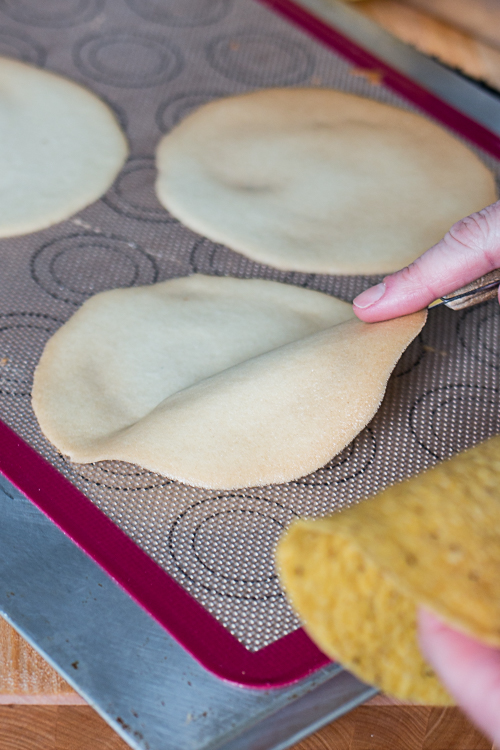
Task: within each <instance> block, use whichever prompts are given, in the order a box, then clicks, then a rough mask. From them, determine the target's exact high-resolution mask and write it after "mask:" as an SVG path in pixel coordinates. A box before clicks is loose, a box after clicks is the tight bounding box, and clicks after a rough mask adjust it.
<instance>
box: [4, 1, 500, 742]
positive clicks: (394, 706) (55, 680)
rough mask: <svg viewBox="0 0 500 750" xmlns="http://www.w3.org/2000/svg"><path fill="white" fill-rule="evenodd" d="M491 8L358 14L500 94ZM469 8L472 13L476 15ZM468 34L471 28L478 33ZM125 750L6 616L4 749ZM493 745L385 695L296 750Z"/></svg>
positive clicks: (464, 724) (372, 4)
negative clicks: (9, 622)
mask: <svg viewBox="0 0 500 750" xmlns="http://www.w3.org/2000/svg"><path fill="white" fill-rule="evenodd" d="M489 5H490V7H494V6H492V5H491V3H489ZM487 6H488V0H404V2H398V0H362V1H361V2H357V3H356V5H355V7H356V9H357V10H358V11H359V12H360V13H363V14H365V15H366V16H368V17H369V18H371V19H372V20H374V21H376V22H377V23H379V24H380V25H381V26H383V27H384V28H385V29H387V30H388V31H389V32H391V33H392V34H394V35H395V36H397V37H399V38H400V39H402V40H404V41H405V42H407V43H409V44H412V45H414V46H415V47H416V48H418V49H420V50H421V51H423V52H425V53H427V54H430V55H434V56H435V57H437V58H439V59H441V60H443V61H444V62H446V63H448V64H449V65H452V66H454V67H457V68H460V69H461V70H463V71H464V72H466V73H467V74H469V75H471V76H473V77H475V78H478V79H483V80H484V81H486V82H487V83H488V84H489V85H491V86H493V87H496V88H498V89H500V27H498V33H497V38H498V48H497V46H495V41H496V40H495V33H496V32H495V33H493V34H492V33H491V28H490V27H491V26H492V25H493V26H494V27H495V28H497V26H496V24H489V23H488V15H487V13H488V7H487ZM421 8H427V9H428V8H430V9H431V10H432V12H433V14H435V15H434V16H431V15H428V14H427V13H425V12H423V11H422V10H421ZM457 8H458V9H459V11H460V13H459V18H457V25H456V26H455V25H453V24H452V23H450V22H449V20H443V19H449V18H454V10H457ZM468 8H472V10H471V13H470V18H469V17H468ZM498 8H499V9H500V2H499V5H498ZM496 12H497V13H500V10H498V11H496ZM485 14H486V15H485ZM481 24H482V25H481ZM466 29H473V30H474V33H473V34H472V33H469V32H468V31H467V30H466ZM483 32H484V33H483ZM127 747H128V746H127V745H126V744H125V743H124V742H123V740H121V739H120V738H119V737H118V736H117V735H116V734H115V733H114V732H113V731H112V730H111V729H110V728H109V727H108V726H107V724H106V723H105V722H104V721H103V720H102V719H101V718H100V717H99V716H98V715H97V714H96V712H95V711H94V710H93V709H92V708H90V707H89V706H87V705H86V704H85V702H84V701H83V700H82V699H81V698H80V697H79V696H78V694H77V693H75V692H74V690H72V688H71V687H70V686H69V685H68V684H67V683H66V682H65V681H64V680H63V679H61V677H59V676H58V675H57V674H56V672H55V671H54V670H53V669H52V668H51V667H49V666H48V665H47V664H46V663H45V662H44V660H43V659H42V658H41V657H40V656H38V654H37V653H36V652H35V651H34V650H33V649H32V648H31V647H30V646H29V645H28V644H27V643H26V642H25V641H23V640H22V639H21V638H20V637H19V636H18V635H17V633H16V632H15V631H14V630H13V629H12V628H11V627H10V626H9V625H7V623H5V622H4V621H3V620H1V619H0V750H127ZM491 747H492V745H491V742H490V741H489V740H487V739H486V738H485V737H484V736H483V735H482V734H481V733H480V732H478V731H477V730H476V729H475V728H474V727H473V726H472V725H471V724H470V723H469V722H468V721H467V719H466V718H465V717H464V716H463V715H462V713H461V712H460V711H459V710H458V709H456V708H446V709H441V708H435V707H430V706H409V705H403V704H401V703H396V702H393V701H389V700H388V699H387V698H384V697H383V696H379V697H376V698H374V699H373V700H372V701H370V702H369V703H367V704H365V705H364V706H361V707H359V708H357V709H355V710H354V711H352V712H351V713H349V714H348V715H346V716H344V717H343V718H341V719H339V720H338V721H336V722H333V723H332V724H330V725H329V726H327V727H325V728H324V729H322V730H321V731H319V732H317V733H316V734H314V735H313V736H311V737H309V738H308V739H306V740H303V741H302V742H301V743H299V744H298V745H296V746H295V748H294V750H378V749H379V748H380V750H392V749H393V748H394V749H395V750H396V749H397V750H490V749H491Z"/></svg>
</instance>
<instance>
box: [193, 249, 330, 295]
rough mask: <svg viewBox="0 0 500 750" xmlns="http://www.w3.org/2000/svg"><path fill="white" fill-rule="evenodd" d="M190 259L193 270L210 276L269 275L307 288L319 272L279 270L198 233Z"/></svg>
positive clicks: (270, 277)
mask: <svg viewBox="0 0 500 750" xmlns="http://www.w3.org/2000/svg"><path fill="white" fill-rule="evenodd" d="M188 263H189V267H190V269H191V271H192V273H204V274H207V275H208V276H226V275H235V276H236V277H237V278H244V279H248V278H259V279H269V280H270V281H276V282H277V283H279V284H290V285H291V286H301V287H304V288H305V289H314V286H313V285H314V284H315V282H316V281H317V279H318V276H317V274H314V273H300V272H299V271H280V270H278V269H276V268H272V267H271V266H265V265H262V264H261V263H257V262H256V261H253V260H250V259H249V258H246V257H245V256H244V255H240V254H239V253H237V252H236V251H235V250H231V248H229V247H226V245H220V244H218V243H216V242H212V240H209V239H207V238H206V237H198V238H197V239H196V240H195V241H194V243H193V245H192V247H191V250H190V251H189V260H188ZM236 263H237V264H238V265H239V266H240V268H239V272H238V271H237V270H236V269H235V268H234V266H235V264H236ZM231 266H232V268H231ZM242 266H243V269H242V268H241V267H242ZM242 270H243V273H242V272H241V271H242Z"/></svg>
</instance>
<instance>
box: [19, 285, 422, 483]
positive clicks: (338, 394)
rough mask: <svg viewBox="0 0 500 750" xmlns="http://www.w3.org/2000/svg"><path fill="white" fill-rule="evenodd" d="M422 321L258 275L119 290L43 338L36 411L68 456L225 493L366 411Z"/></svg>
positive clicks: (302, 456)
mask: <svg viewBox="0 0 500 750" xmlns="http://www.w3.org/2000/svg"><path fill="white" fill-rule="evenodd" d="M424 321H425V313H416V314H415V315H412V316H408V317H406V318H400V319H397V320H392V321H388V322H384V323H375V324H372V325H368V324H365V323H361V322H360V321H358V320H357V319H354V316H353V313H352V308H351V305H348V304H347V303H345V302H341V301H340V300H337V299H335V298H333V297H329V296H327V295H324V294H321V293H319V292H313V291H310V290H307V289H302V288H299V287H293V286H288V285H285V284H279V283H275V282H270V281H262V280H256V279H251V280H242V279H232V278H216V277H208V276H201V275H195V276H191V277H188V278H180V279H173V280H170V281H166V282H163V283H161V284H156V285H154V286H150V287H139V288H136V289H115V290H112V291H110V292H104V293H102V294H98V295H96V296H95V297H93V298H91V299H90V300H89V301H88V302H86V303H85V304H84V305H83V307H82V308H81V309H80V310H79V311H78V312H77V313H76V314H75V315H74V316H73V317H72V318H71V319H70V320H69V321H68V322H67V323H66V324H65V325H64V326H63V327H62V328H61V329H59V331H58V332H57V333H56V334H55V335H54V336H53V337H52V338H51V339H50V341H49V342H48V344H47V346H46V348H45V350H44V353H43V355H42V358H41V360H40V363H39V365H38V367H37V370H36V372H35V380H34V385H33V407H34V410H35V413H36V416H37V418H38V420H39V422H40V425H41V428H42V430H43V432H44V433H45V435H46V436H47V437H48V438H49V440H50V441H51V442H52V443H53V444H54V445H55V446H56V447H57V448H59V450H61V451H62V452H63V453H65V454H67V455H69V456H70V458H71V459H72V460H74V461H77V462H82V463H87V462H92V461H100V460H104V459H116V460H124V461H130V462H132V463H136V464H139V465H140V466H143V467H144V468H147V469H149V470H151V471H156V472H158V473H160V474H164V475H166V476H169V477H172V478H174V479H177V480H180V481H183V482H186V483H188V484H193V485H197V486H202V487H210V488H221V489H222V488H224V489H229V488H236V487H245V486H250V485H264V484H270V483H275V482H284V481H289V480H291V479H294V478H297V477H299V476H303V475H304V474H307V473H309V472H311V471H313V470H315V469H317V468H318V467H320V466H322V465H324V464H325V463H326V462H327V461H328V460H329V459H330V458H331V457H332V456H334V455H335V454H336V453H337V452H338V451H340V450H342V448H344V446H345V445H347V444H348V443H349V442H350V441H351V440H352V438H353V437H354V436H355V435H356V434H357V433H358V432H359V431H360V430H361V429H362V428H363V427H364V426H365V424H366V423H367V422H368V421H369V420H370V419H371V418H372V416H373V414H374V413H375V412H376V410H377V408H378V406H379V404H380V401H381V399H382V397H383V394H384V391H385V387H386V382H387V379H388V377H389V375H390V373H391V371H392V369H393V367H394V365H395V364H396V362H397V360H398V359H399V357H400V355H401V353H402V352H403V351H404V349H405V348H406V347H407V345H408V344H409V343H410V341H411V340H412V339H413V338H414V337H415V336H416V335H417V333H418V332H419V331H420V329H421V327H422V325H423V323H424Z"/></svg>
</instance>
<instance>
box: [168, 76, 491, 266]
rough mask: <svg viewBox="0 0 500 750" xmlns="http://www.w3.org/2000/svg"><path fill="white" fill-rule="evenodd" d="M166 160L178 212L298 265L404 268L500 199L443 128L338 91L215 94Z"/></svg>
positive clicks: (232, 242) (247, 249)
mask: <svg viewBox="0 0 500 750" xmlns="http://www.w3.org/2000/svg"><path fill="white" fill-rule="evenodd" d="M157 164H158V169H159V176H158V181H157V193H158V197H159V199H160V201H161V202H162V203H163V205H164V206H166V208H167V209H168V210H169V211H170V212H171V213H172V214H173V215H174V216H176V217H177V218H179V219H180V220H181V221H183V222H184V223H185V224H186V225H187V226H189V227H190V228H191V229H193V230H194V231H196V232H199V233H200V234H203V235H205V236H207V237H209V238H210V239H212V240H214V241H216V242H221V243H224V244H226V245H228V246H229V247H231V248H233V249H234V250H238V251H240V252H242V253H244V254H245V255H247V256H249V257H250V258H252V259H253V260H256V261H259V262H261V263H267V264H269V265H271V266H275V267H277V268H282V269H293V270H296V271H306V272H318V273H338V274H351V273H352V274H359V273H363V274H372V273H373V274H375V273H386V272H390V271H396V270H398V269H399V268H402V267H403V266H405V265H407V264H408V263H410V262H411V261H413V260H415V258H416V257H418V256H419V255H421V253H423V252H424V251H425V250H427V249H428V248H429V247H431V246H432V245H433V244H434V243H435V242H437V241H438V240H440V239H441V238H442V237H443V235H444V234H445V233H446V232H447V231H448V229H449V228H450V227H451V225H452V224H454V223H455V222H456V221H458V220H459V219H461V218H463V217H464V216H467V215H468V214H470V213H472V212H473V211H476V210H479V209H481V208H483V207H484V206H486V205H488V204H490V203H492V202H493V201H495V199H496V191H495V183H494V178H493V175H492V174H491V173H490V172H489V170H488V169H487V168H486V167H485V166H484V164H483V163H482V162H481V161H480V160H479V158H478V157H477V156H475V154H473V153H472V152H471V151H470V150H469V149H467V148H466V147H465V146H464V145H463V144H462V143H460V142H459V141H458V140H457V139H455V138H453V137H452V136H451V135H449V134H448V133H446V132H445V131H444V130H443V129H442V128H441V127H438V126H437V125H434V124H433V123H431V122H430V121H428V120H426V119H424V118H423V117H420V116H418V115H414V114H411V113H409V112H404V111H403V110H400V109H397V108H395V107H391V106H388V105H385V104H380V103H378V102H375V101H373V100H370V99H365V98H361V97H357V96H353V95H351V94H344V93H341V92H339V91H333V90H329V89H269V90H264V91H258V92H254V93H251V94H244V95H242V96H236V97H232V98H228V99H220V100H218V101H216V102H212V103H210V104H207V105H205V106H203V107H201V108H200V109H199V110H198V111H196V112H195V113H194V114H192V115H190V116H189V117H187V118H186V119H185V120H184V121H183V122H182V123H181V124H180V125H179V126H177V127H176V128H175V129H174V130H173V131H172V132H171V133H169V134H167V135H166V136H165V137H164V138H163V140H162V141H161V143H160V145H159V147H158V152H157Z"/></svg>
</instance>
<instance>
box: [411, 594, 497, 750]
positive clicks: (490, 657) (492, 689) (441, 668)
mask: <svg viewBox="0 0 500 750" xmlns="http://www.w3.org/2000/svg"><path fill="white" fill-rule="evenodd" d="M418 625H419V641H420V648H421V650H422V653H423V655H424V656H425V658H426V659H427V660H428V661H429V663H430V664H432V665H433V667H434V668H435V669H436V672H437V673H438V674H439V676H440V678H441V680H442V682H443V685H444V686H445V687H446V688H447V689H448V692H449V693H450V695H452V696H453V697H454V698H455V700H456V701H457V703H458V704H459V705H460V706H461V707H462V708H463V710H464V711H465V713H466V714H468V716H469V717H470V718H471V719H472V721H473V722H474V723H475V724H477V726H478V727H479V728H480V729H481V730H482V731H483V732H484V733H485V734H486V735H488V737H490V739H491V740H493V742H494V744H495V746H497V747H498V746H500V651H499V650H498V649H496V648H491V647H490V646H486V645H485V644H484V643H479V642H478V641H476V640H474V639H473V638H469V637H468V636H466V635H464V634H463V633H459V632H457V631H456V630H453V629H452V628H450V627H449V626H448V625H445V624H444V623H443V622H441V621H440V620H438V618H437V617H435V616H434V615H433V614H431V613H430V612H428V611H427V610H424V609H421V610H420V612H419V623H418Z"/></svg>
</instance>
